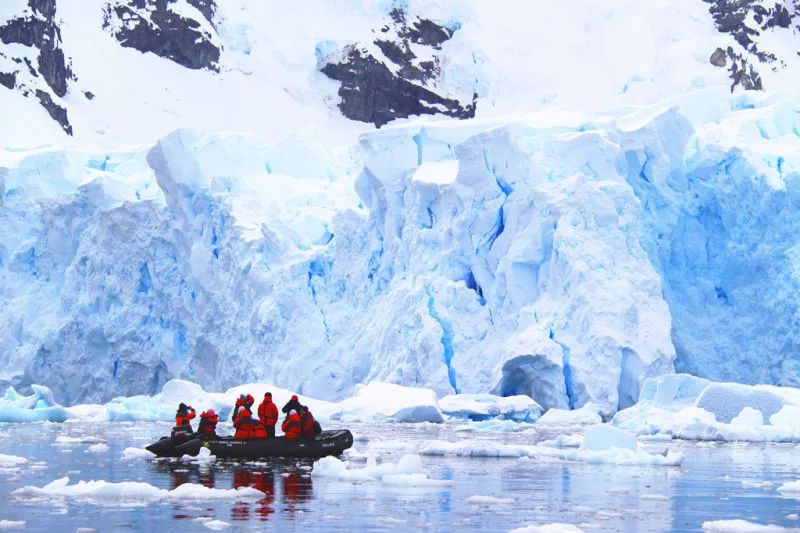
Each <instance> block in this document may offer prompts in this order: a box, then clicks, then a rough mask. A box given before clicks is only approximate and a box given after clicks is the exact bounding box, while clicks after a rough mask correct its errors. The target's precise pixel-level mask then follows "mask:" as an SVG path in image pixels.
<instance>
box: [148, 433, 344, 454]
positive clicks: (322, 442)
mask: <svg viewBox="0 0 800 533" xmlns="http://www.w3.org/2000/svg"><path fill="white" fill-rule="evenodd" d="M352 445H353V434H352V433H350V431H348V430H346V429H339V430H334V431H323V432H322V433H320V434H319V435H317V436H316V437H314V438H313V439H311V438H308V439H293V440H289V439H286V438H285V437H273V438H270V439H247V440H243V439H236V438H234V437H212V438H208V439H206V438H202V439H201V438H198V437H197V435H195V434H192V433H181V432H173V434H172V436H170V437H161V439H160V440H159V441H158V442H154V443H153V444H151V445H150V446H147V447H146V448H147V450H149V451H151V452H152V453H154V454H156V455H157V456H158V457H182V456H184V455H191V456H196V455H197V454H199V453H200V449H201V448H208V449H209V451H210V452H211V454H212V455H216V456H217V457H219V458H234V459H260V458H262V457H309V458H314V459H317V458H320V457H326V456H328V455H340V454H341V453H342V452H344V451H345V450H346V449H348V448H350V447H351V446H352Z"/></svg>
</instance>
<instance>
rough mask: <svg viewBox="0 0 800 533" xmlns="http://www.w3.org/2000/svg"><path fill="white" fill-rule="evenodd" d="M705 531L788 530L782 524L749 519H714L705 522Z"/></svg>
mask: <svg viewBox="0 0 800 533" xmlns="http://www.w3.org/2000/svg"><path fill="white" fill-rule="evenodd" d="M703 531H709V532H712V533H778V532H780V531H788V530H787V529H786V528H783V527H781V526H773V525H763V524H756V523H754V522H748V521H747V520H713V521H711V522H703Z"/></svg>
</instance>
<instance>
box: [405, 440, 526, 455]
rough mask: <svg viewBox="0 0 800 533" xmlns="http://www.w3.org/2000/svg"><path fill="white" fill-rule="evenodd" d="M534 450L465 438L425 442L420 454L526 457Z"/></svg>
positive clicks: (521, 446) (522, 446)
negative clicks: (461, 439)
mask: <svg viewBox="0 0 800 533" xmlns="http://www.w3.org/2000/svg"><path fill="white" fill-rule="evenodd" d="M534 450H535V447H534V446H524V445H513V444H501V443H499V442H495V441H490V440H467V441H458V442H447V441H443V440H434V441H429V442H427V443H425V444H424V445H423V446H422V448H421V449H420V452H419V453H421V454H422V455H441V456H447V455H452V456H456V457H506V458H510V457H527V456H529V455H530V454H531V453H533V452H534Z"/></svg>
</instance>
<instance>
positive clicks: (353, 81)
mask: <svg viewBox="0 0 800 533" xmlns="http://www.w3.org/2000/svg"><path fill="white" fill-rule="evenodd" d="M389 17H390V18H389V20H388V21H387V24H386V25H385V26H383V27H382V28H381V29H380V33H379V34H377V35H376V37H375V39H374V40H373V41H372V43H371V44H369V45H366V46H364V45H361V44H359V43H354V44H351V45H349V46H346V47H345V48H344V49H343V50H342V51H341V54H340V57H339V58H337V59H336V60H334V61H328V62H326V63H325V64H323V65H322V66H321V67H320V71H321V72H322V73H323V74H325V75H326V76H328V77H329V78H331V79H334V80H337V81H339V82H341V87H340V88H339V91H338V92H339V96H340V97H341V101H340V102H339V109H340V110H341V111H342V113H343V114H344V115H345V116H346V117H348V118H350V119H353V120H358V121H361V122H372V123H373V124H375V125H376V126H378V127H380V126H382V125H384V124H386V123H387V122H390V121H392V120H394V119H396V118H405V117H409V116H412V115H435V114H442V115H446V116H450V117H456V118H472V117H474V116H475V104H476V100H477V95H474V94H473V96H472V102H470V103H463V102H461V101H459V100H458V99H457V98H453V97H450V96H449V95H446V94H442V91H441V90H439V88H438V81H439V78H440V76H441V59H440V55H441V50H442V44H443V43H444V42H445V41H447V40H449V39H450V38H451V37H452V36H453V33H454V32H455V31H456V29H457V28H455V29H454V28H447V27H445V26H441V25H439V24H437V23H435V22H433V21H431V20H427V19H421V18H417V19H416V20H414V21H413V22H411V24H409V23H408V21H407V18H406V13H405V12H404V11H403V10H402V9H398V8H395V9H393V10H392V11H391V13H390V14H389ZM412 44H413V45H414V47H413V48H414V49H413V50H412V46H411V45H412ZM420 48H422V50H426V51H427V52H428V54H427V55H426V56H425V57H419V56H418V55H417V54H418V53H420Z"/></svg>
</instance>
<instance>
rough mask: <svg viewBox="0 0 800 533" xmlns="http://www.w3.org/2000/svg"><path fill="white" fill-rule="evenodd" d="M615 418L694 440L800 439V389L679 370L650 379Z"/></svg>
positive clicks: (637, 428) (626, 425)
mask: <svg viewBox="0 0 800 533" xmlns="http://www.w3.org/2000/svg"><path fill="white" fill-rule="evenodd" d="M612 423H613V424H614V425H616V426H618V427H620V428H622V429H626V430H628V431H632V432H634V433H636V434H639V435H652V434H667V435H671V436H673V437H676V438H682V439H691V440H720V441H752V442H768V441H775V442H797V441H800V389H795V388H791V387H774V386H769V385H741V384H736V383H715V382H712V381H709V380H705V379H701V378H696V377H693V376H688V375H685V374H676V375H668V376H661V377H658V378H653V379H648V380H646V381H645V384H644V386H643V388H642V398H641V400H640V401H639V402H638V403H637V404H636V405H634V406H632V407H630V408H628V409H625V410H622V411H619V412H618V413H617V414H616V415H615V416H614V418H613V420H612Z"/></svg>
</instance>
